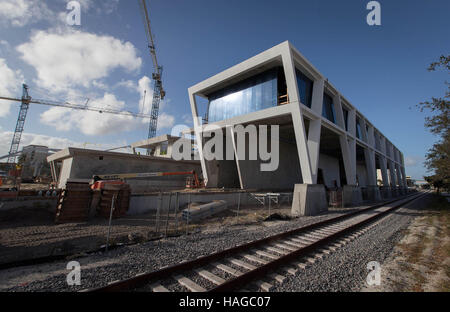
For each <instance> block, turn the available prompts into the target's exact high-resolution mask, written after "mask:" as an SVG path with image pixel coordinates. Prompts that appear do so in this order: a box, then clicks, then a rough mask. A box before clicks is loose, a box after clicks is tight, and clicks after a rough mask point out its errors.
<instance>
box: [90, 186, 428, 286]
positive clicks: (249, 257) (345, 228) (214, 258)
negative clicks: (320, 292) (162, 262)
mask: <svg viewBox="0 0 450 312" xmlns="http://www.w3.org/2000/svg"><path fill="white" fill-rule="evenodd" d="M425 195H426V193H425V194H423V193H421V194H414V195H409V196H406V197H403V198H400V199H396V200H392V201H389V202H384V203H381V204H378V205H375V206H371V207H368V208H365V209H362V210H359V211H356V212H352V213H349V214H346V215H342V216H339V217H335V218H332V219H329V220H326V221H321V222H318V223H314V224H311V225H308V226H304V227H301V228H298V229H294V230H291V231H287V232H284V233H281V234H277V235H274V236H270V237H267V238H264V239H260V240H256V241H252V242H248V243H245V244H243V245H240V246H236V247H233V248H229V249H226V250H223V251H220V252H217V253H214V254H211V255H208V256H203V257H199V258H197V259H195V260H191V261H185V262H182V263H179V264H176V265H173V266H170V267H166V268H162V269H160V270H158V271H153V272H149V273H142V274H138V275H136V276H135V277H132V278H129V279H126V280H121V281H115V282H111V283H109V284H108V285H107V286H104V287H100V288H95V289H87V290H83V291H85V292H111V291H112V292H114V291H131V290H134V291H154V292H168V291H171V290H172V291H174V290H175V291H176V290H177V288H178V290H179V289H180V287H182V288H181V289H183V290H184V291H191V292H204V291H231V290H236V289H239V290H244V291H245V290H246V288H245V287H247V286H249V287H252V288H253V287H258V288H259V289H260V290H262V291H270V290H271V289H272V288H273V286H274V285H275V283H283V281H284V279H285V278H286V275H287V274H292V275H295V274H296V273H297V271H298V270H302V269H305V268H306V267H307V266H308V265H310V264H311V263H314V262H315V261H316V260H317V259H319V258H323V257H325V256H326V255H327V254H329V253H331V252H333V251H334V250H336V249H338V248H340V247H342V246H343V245H345V244H346V243H347V242H349V241H351V240H353V239H355V238H357V237H358V236H360V235H362V234H364V233H365V232H367V231H368V230H370V228H371V227H373V226H374V225H375V224H376V221H379V220H380V219H381V218H382V217H383V216H386V215H387V214H389V213H390V212H392V211H393V210H395V209H397V208H400V207H402V206H404V205H406V204H408V203H410V202H412V201H415V200H417V199H418V198H420V197H423V196H425ZM174 284H175V285H177V286H178V287H175V288H174V287H172V286H170V285H174Z"/></svg>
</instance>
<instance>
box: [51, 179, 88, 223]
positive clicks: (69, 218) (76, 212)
mask: <svg viewBox="0 0 450 312" xmlns="http://www.w3.org/2000/svg"><path fill="white" fill-rule="evenodd" d="M91 197H92V194H91V189H90V187H89V184H88V183H74V182H68V183H67V184H66V188H65V189H64V190H62V191H61V193H60V194H59V197H58V202H57V206H56V217H55V222H56V223H69V222H83V221H86V220H87V219H88V213H89V205H90V202H91Z"/></svg>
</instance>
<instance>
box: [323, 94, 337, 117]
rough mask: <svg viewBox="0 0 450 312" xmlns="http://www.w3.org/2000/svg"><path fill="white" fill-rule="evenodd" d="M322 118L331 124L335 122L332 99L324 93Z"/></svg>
mask: <svg viewBox="0 0 450 312" xmlns="http://www.w3.org/2000/svg"><path fill="white" fill-rule="evenodd" d="M322 116H323V117H325V118H326V119H328V120H329V121H331V122H336V119H335V117H334V116H336V114H335V113H334V105H333V99H332V97H331V96H329V95H328V94H326V93H325V94H324V95H323V108H322Z"/></svg>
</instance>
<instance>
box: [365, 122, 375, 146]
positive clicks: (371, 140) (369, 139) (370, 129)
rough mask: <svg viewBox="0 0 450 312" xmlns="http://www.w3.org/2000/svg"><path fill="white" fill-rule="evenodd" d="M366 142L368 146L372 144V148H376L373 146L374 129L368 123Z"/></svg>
mask: <svg viewBox="0 0 450 312" xmlns="http://www.w3.org/2000/svg"><path fill="white" fill-rule="evenodd" d="M367 144H369V146H372V147H373V148H375V149H376V147H375V134H374V129H373V127H372V126H370V125H369V133H368V140H367Z"/></svg>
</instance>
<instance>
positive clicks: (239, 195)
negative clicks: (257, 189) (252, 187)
mask: <svg viewBox="0 0 450 312" xmlns="http://www.w3.org/2000/svg"><path fill="white" fill-rule="evenodd" d="M240 207H241V192H239V193H238V207H237V220H238V222H239V209H240Z"/></svg>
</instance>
